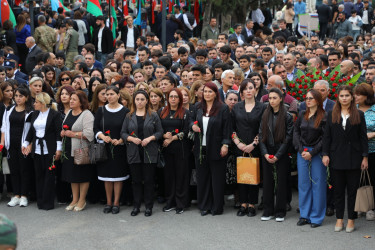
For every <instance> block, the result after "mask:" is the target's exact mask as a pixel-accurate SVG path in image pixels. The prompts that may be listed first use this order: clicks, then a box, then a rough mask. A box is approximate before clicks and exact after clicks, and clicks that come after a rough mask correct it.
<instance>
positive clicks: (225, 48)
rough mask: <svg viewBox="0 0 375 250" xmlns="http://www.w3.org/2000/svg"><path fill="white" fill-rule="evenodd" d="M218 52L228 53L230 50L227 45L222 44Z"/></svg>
mask: <svg viewBox="0 0 375 250" xmlns="http://www.w3.org/2000/svg"><path fill="white" fill-rule="evenodd" d="M220 52H221V53H224V54H230V53H232V50H231V48H230V47H229V45H224V46H223V47H221V48H220Z"/></svg>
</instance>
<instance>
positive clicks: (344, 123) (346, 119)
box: [341, 113, 349, 130]
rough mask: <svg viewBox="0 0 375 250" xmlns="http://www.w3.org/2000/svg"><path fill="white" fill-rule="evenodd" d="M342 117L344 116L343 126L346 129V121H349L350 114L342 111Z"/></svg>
mask: <svg viewBox="0 0 375 250" xmlns="http://www.w3.org/2000/svg"><path fill="white" fill-rule="evenodd" d="M341 117H342V128H343V129H344V130H345V128H346V122H347V121H348V118H349V115H344V114H343V113H341Z"/></svg>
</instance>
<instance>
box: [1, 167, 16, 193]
mask: <svg viewBox="0 0 375 250" xmlns="http://www.w3.org/2000/svg"><path fill="white" fill-rule="evenodd" d="M0 172H1V173H0V194H1V193H2V192H3V191H4V184H5V185H6V187H7V192H8V193H11V192H13V187H12V180H11V178H10V174H3V171H0Z"/></svg>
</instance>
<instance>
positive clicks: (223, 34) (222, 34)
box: [217, 33, 228, 39]
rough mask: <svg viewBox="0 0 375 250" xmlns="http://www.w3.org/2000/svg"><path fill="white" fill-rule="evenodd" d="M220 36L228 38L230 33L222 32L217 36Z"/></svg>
mask: <svg viewBox="0 0 375 250" xmlns="http://www.w3.org/2000/svg"><path fill="white" fill-rule="evenodd" d="M219 36H224V37H225V39H228V35H227V34H225V33H220V34H219V35H218V36H217V37H219Z"/></svg>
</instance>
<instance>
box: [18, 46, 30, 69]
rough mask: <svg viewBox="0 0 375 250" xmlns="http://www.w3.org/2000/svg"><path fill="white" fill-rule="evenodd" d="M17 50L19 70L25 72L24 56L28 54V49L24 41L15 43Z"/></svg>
mask: <svg viewBox="0 0 375 250" xmlns="http://www.w3.org/2000/svg"><path fill="white" fill-rule="evenodd" d="M17 50H18V56H19V57H20V61H19V62H18V63H19V64H21V71H22V72H26V67H25V66H26V57H27V54H29V49H28V48H27V47H26V44H24V43H17Z"/></svg>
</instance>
